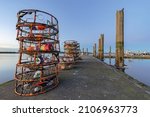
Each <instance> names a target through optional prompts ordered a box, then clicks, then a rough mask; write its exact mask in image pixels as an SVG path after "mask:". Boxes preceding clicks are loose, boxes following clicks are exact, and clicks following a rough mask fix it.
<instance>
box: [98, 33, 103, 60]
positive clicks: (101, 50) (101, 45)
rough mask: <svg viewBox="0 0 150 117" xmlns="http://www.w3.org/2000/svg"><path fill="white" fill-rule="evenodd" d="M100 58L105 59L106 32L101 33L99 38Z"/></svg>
mask: <svg viewBox="0 0 150 117" xmlns="http://www.w3.org/2000/svg"><path fill="white" fill-rule="evenodd" d="M98 50H99V54H98V55H99V59H100V60H102V61H103V60H104V34H101V36H100V39H99V49H98Z"/></svg>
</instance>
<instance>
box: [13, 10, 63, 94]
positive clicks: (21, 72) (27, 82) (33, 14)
mask: <svg viewBox="0 0 150 117" xmlns="http://www.w3.org/2000/svg"><path fill="white" fill-rule="evenodd" d="M17 17H18V22H17V25H16V28H17V40H18V41H19V60H18V63H17V65H16V73H15V93H17V94H18V95H23V96H32V95H37V94H41V93H45V92H47V91H49V90H50V89H52V88H54V87H56V86H57V85H58V62H59V52H60V47H59V39H58V32H59V30H58V21H57V19H56V18H55V17H54V16H53V15H51V14H49V13H47V12H44V11H40V10H33V9H27V10H21V11H19V12H18V14H17Z"/></svg>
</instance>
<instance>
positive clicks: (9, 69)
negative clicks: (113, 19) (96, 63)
mask: <svg viewBox="0 0 150 117" xmlns="http://www.w3.org/2000/svg"><path fill="white" fill-rule="evenodd" d="M17 61H18V54H0V84H1V83H4V82H6V81H9V80H12V79H13V78H14V74H15V69H16V63H17ZM105 62H106V63H108V64H109V59H105ZM114 63H115V59H111V64H112V65H114ZM125 64H126V65H127V66H126V68H127V69H126V70H125V72H126V73H127V74H129V75H130V76H132V77H133V78H135V79H137V80H139V81H141V82H143V83H144V84H147V85H149V86H150V71H149V69H150V60H148V59H125Z"/></svg>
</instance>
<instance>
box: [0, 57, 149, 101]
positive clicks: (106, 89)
mask: <svg viewBox="0 0 150 117" xmlns="http://www.w3.org/2000/svg"><path fill="white" fill-rule="evenodd" d="M82 59H83V60H81V61H80V62H78V63H77V64H76V65H75V66H74V68H72V69H70V70H64V71H61V73H60V75H59V78H60V84H59V85H58V87H57V88H55V89H53V90H51V91H49V92H47V93H45V94H41V95H38V96H32V97H23V96H18V95H16V94H14V91H13V89H14V81H10V82H8V83H5V84H3V85H1V86H0V99H4V100H7V99H9V100H17V99H19V100H24V99H25V100H28V99H29V100H57V99H59V100H83V99H84V100H103V99H104V100H107V99H109V100H111V99H113V100H115V99H121V100H122V99H131V100H132V99H136V100H137V99H143V100H145V99H150V87H148V86H143V85H141V84H140V83H139V82H138V81H136V80H134V79H132V78H131V77H129V76H128V75H126V74H124V73H123V72H121V71H118V70H116V69H115V68H113V67H111V66H108V65H107V64H105V63H103V62H101V61H100V60H98V59H96V58H93V57H91V56H83V57H82Z"/></svg>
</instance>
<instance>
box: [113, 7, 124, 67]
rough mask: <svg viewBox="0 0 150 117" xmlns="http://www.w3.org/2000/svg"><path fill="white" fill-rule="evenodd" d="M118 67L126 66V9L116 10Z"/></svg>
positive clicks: (116, 64)
mask: <svg viewBox="0 0 150 117" xmlns="http://www.w3.org/2000/svg"><path fill="white" fill-rule="evenodd" d="M115 66H116V67H117V68H121V69H122V68H123V67H124V9H122V10H119V11H117V12H116V63H115Z"/></svg>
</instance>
